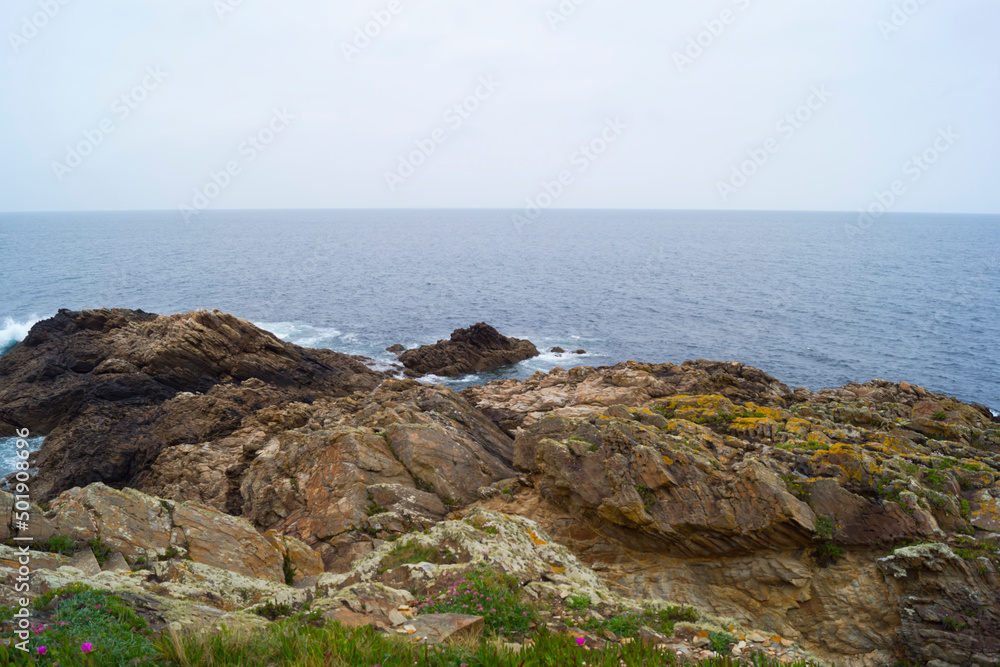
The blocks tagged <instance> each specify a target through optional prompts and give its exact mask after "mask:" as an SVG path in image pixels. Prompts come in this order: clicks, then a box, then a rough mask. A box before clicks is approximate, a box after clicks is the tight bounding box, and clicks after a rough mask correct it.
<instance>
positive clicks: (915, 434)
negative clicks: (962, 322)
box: [0, 311, 1000, 667]
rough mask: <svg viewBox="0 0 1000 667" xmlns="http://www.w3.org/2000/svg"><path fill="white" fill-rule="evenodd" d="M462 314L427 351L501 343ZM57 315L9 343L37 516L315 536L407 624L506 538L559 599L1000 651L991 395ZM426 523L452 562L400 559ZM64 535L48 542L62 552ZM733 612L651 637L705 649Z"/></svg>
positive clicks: (745, 632)
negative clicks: (506, 368) (503, 370)
mask: <svg viewBox="0 0 1000 667" xmlns="http://www.w3.org/2000/svg"><path fill="white" fill-rule="evenodd" d="M480 326H481V325H477V327H480ZM483 326H484V325H483ZM473 330H476V327H473ZM493 333H495V332H493ZM456 334H462V335H458V336H457V338H458V341H457V342H456V336H453V340H452V341H450V342H446V343H442V344H440V345H439V346H431V347H432V348H435V349H434V350H426V354H425V355H423V356H422V357H419V358H421V359H426V360H428V363H431V362H433V363H435V364H437V363H439V362H440V363H444V364H445V367H446V368H458V367H460V365H461V364H463V363H468V364H473V365H474V363H478V361H477V362H472V361H470V359H473V357H472V356H471V355H465V356H461V355H459V354H458V353H457V352H456V350H458V349H459V348H463V346H466V345H468V346H471V345H472V343H470V342H469V340H470V339H476V340H478V337H477V336H475V335H471V336H466V335H465V334H463V333H462V332H456ZM497 335H498V334H497ZM32 336H34V338H32V337H31V336H29V338H32V339H31V340H30V341H25V343H24V344H22V345H21V346H18V347H17V348H15V349H14V350H13V351H12V352H11V353H9V354H8V355H7V356H5V357H4V358H3V360H2V361H0V378H2V379H3V380H4V384H3V385H0V386H2V389H0V419H2V420H3V421H4V422H5V424H6V425H7V426H8V427H12V426H14V425H21V424H31V425H32V428H33V429H36V431H37V432H38V433H48V434H49V437H48V438H47V439H46V442H45V445H44V446H43V450H42V452H41V453H40V455H39V475H38V478H37V479H35V480H32V482H31V485H32V493H33V494H37V491H36V488H41V489H43V490H46V492H47V495H48V497H49V499H50V500H51V503H50V505H48V506H45V507H44V509H42V508H41V507H34V508H33V509H32V520H31V521H30V522H29V523H30V525H31V526H33V530H36V531H38V535H39V537H38V539H45V538H47V537H51V536H54V535H57V534H65V535H69V536H72V537H73V538H74V539H76V540H77V541H84V540H88V539H91V538H95V537H96V538H98V539H100V540H101V541H102V542H103V543H105V544H107V545H109V546H110V547H111V548H112V549H113V550H114V551H115V552H116V553H119V554H121V557H122V558H127V559H129V560H130V562H134V559H135V558H138V557H140V556H145V557H147V558H154V557H155V558H161V557H162V558H165V559H169V560H165V561H164V563H157V564H156V567H157V568H158V571H159V570H162V572H160V573H159V574H158V575H157V576H158V578H159V579H161V580H162V581H166V582H168V583H169V582H171V581H174V582H176V583H177V585H181V583H183V585H185V586H188V585H193V584H191V583H190V582H192V581H194V580H195V579H197V577H204V576H206V575H205V573H206V572H213V573H215V574H212V577H216V578H219V577H222V575H221V574H218V573H219V572H228V573H230V574H228V575H226V577H235V576H239V577H245V578H248V579H251V580H254V581H260V582H265V583H262V584H253V585H251V584H241V586H243V587H244V588H246V589H247V590H254V591H267V593H266V594H267V595H272V596H273V595H279V594H280V595H285V594H286V593H280V591H278V590H277V589H275V588H274V587H275V586H277V587H278V588H281V586H282V584H281V582H283V581H284V580H285V578H284V577H285V574H286V571H287V567H286V565H289V564H290V565H292V566H293V567H294V568H295V571H296V572H299V573H300V576H301V577H302V579H303V581H304V582H305V584H303V585H305V586H306V589H307V590H306V589H303V590H306V592H307V593H308V595H309V596H311V597H314V598H316V599H317V600H319V599H325V600H327V601H328V603H329V606H323V605H321V606H320V608H321V609H323V610H324V614H327V613H328V614H329V617H330V618H336V619H337V620H341V621H343V622H349V623H374V624H376V625H377V626H378V624H381V626H379V627H384V628H386V629H390V630H391V629H392V628H394V627H397V626H398V625H399V623H400V622H402V621H401V619H402V618H403V617H402V616H400V614H404V615H405V613H409V612H406V609H409V607H406V605H407V604H408V601H409V600H411V599H412V598H413V597H414V596H419V595H424V594H428V593H432V594H433V593H434V592H435V591H437V590H439V589H438V588H435V587H436V586H442V585H443V584H441V579H440V577H443V576H444V575H445V574H446V573H453V572H454V570H453V569H451V568H454V567H459V566H460V565H463V566H464V565H468V564H474V563H477V562H481V561H483V560H484V559H486V560H488V561H489V563H491V564H492V565H491V566H496V567H502V568H503V569H504V571H507V572H514V573H516V574H517V576H518V577H521V578H522V580H523V581H524V582H525V583H524V586H525V590H528V591H535V592H534V594H532V593H530V592H529V595H532V596H537V597H535V599H537V600H538V601H539V602H540V603H541V602H544V601H546V600H550V599H552V598H551V597H549V596H550V595H556V596H562V595H563V594H565V595H570V594H574V595H575V594H585V595H588V596H591V597H593V598H594V600H600V602H601V604H602V605H611V606H614V605H619V606H628V605H638V604H639V603H638V601H639V600H645V601H650V602H656V603H657V604H663V605H665V604H668V603H669V604H687V605H691V606H693V607H695V608H697V609H698V610H699V611H700V613H702V614H703V617H704V618H706V619H714V620H712V621H711V622H712V623H714V624H715V625H712V626H711V627H712V628H716V629H727V630H726V631H727V632H732V633H734V634H735V635H736V636H737V638H738V639H741V640H743V642H744V645H743V646H742V647H741V646H737V647H735V649H734V650H739V651H744V650H746V651H751V650H756V649H755V648H754V647H758V648H762V649H767V650H771V649H773V650H775V651H776V652H778V653H779V654H780V655H783V656H787V657H789V659H791V658H793V657H797V656H801V652H800V651H801V650H808V651H810V652H812V654H814V655H815V656H818V657H819V658H821V659H823V660H826V661H830V662H834V661H835V662H836V663H837V664H838V665H849V666H856V667H869V666H871V667H882V666H888V665H893V664H895V663H896V662H898V661H906V662H910V663H913V664H928V665H934V666H935V667H949V666H958V665H970V664H980V665H987V664H992V663H996V662H1000V640H998V628H1000V603H998V600H1000V574H998V567H1000V421H998V420H997V419H996V418H994V417H993V416H992V415H991V413H990V411H989V410H987V409H986V408H984V407H983V406H978V405H969V404H964V403H961V402H960V401H957V400H955V399H953V398H950V397H947V396H944V395H941V394H937V393H934V392H931V391H928V390H926V389H924V388H922V387H918V386H915V385H911V384H907V383H899V384H896V383H892V382H888V381H885V380H873V381H871V382H867V383H864V384H849V385H846V386H844V387H840V388H838V389H826V390H822V391H818V392H812V391H808V390H805V389H802V388H796V389H794V390H793V389H790V388H789V387H787V386H786V385H784V384H782V383H781V382H780V381H778V380H776V379H775V378H773V377H771V376H769V375H767V374H766V373H764V372H763V371H761V370H759V369H756V368H752V367H749V366H745V365H742V364H738V363H733V362H709V361H703V360H700V361H688V362H685V363H683V364H680V365H675V364H648V363H637V362H627V363H623V364H618V365H616V366H611V367H603V368H590V367H577V368H573V369H569V370H565V369H561V368H556V369H554V370H552V371H551V372H549V373H536V374H535V375H533V376H531V377H530V378H528V379H526V380H523V381H518V380H502V381H496V382H491V383H489V384H486V385H482V386H476V387H471V388H468V389H465V390H463V391H462V392H461V394H456V393H455V392H453V391H451V390H449V389H447V388H444V387H438V386H432V385H427V384H421V383H418V382H415V381H413V380H401V379H394V378H389V379H386V378H385V377H384V376H380V375H379V374H377V373H374V372H372V371H370V370H368V369H367V368H366V367H365V366H364V365H363V364H361V363H359V362H358V361H356V360H354V359H351V358H349V357H345V356H344V355H337V354H336V353H332V352H330V353H326V352H321V351H316V350H302V349H300V348H296V347H294V346H289V345H287V344H284V343H281V342H280V341H277V339H274V338H273V337H271V336H270V335H268V334H266V333H265V332H260V331H259V330H257V329H256V328H254V327H252V325H249V324H248V323H245V322H242V321H241V320H237V319H236V318H231V317H230V316H225V315H223V314H221V313H205V312H201V313H195V314H189V315H186V316H175V317H173V318H159V317H156V316H151V315H146V314H143V313H133V312H131V311H90V312H85V313H75V314H73V313H61V314H60V316H58V317H57V318H54V320H53V321H48V322H46V323H42V325H40V326H39V327H38V329H37V331H36V330H33V331H32ZM485 340H492V334H489V335H486V336H485ZM505 340H507V339H505ZM74 341H75V342H74ZM29 343H30V344H29ZM511 345H513V346H514V347H518V345H517V344H514V343H511ZM481 347H482V346H480V349H481ZM463 349H464V348H463ZM532 349H533V348H532ZM410 352H417V351H414V350H411V351H409V352H407V353H405V354H404V356H406V355H408V354H410ZM453 353H454V354H453ZM476 354H478V355H479V356H477V357H474V358H475V359H478V360H481V359H482V358H483V357H484V355H483V354H480V353H478V352H477V353H476ZM485 356H488V355H485ZM158 359H159V360H160V361H157V360H158ZM12 360H13V361H12ZM18 360H19V361H18ZM101 368H104V369H105V370H104V371H102V372H98V369H101ZM108 369H115V370H114V372H111V371H110V370H108ZM432 370H433V372H435V373H440V372H441V370H442V368H441V367H439V366H434V368H433V369H432ZM473 370H479V369H475V368H474V369H473ZM421 372H431V370H430V369H429V370H426V371H421ZM15 389H16V390H15ZM199 392H200V393H199ZM36 406H37V409H36ZM60 409H65V410H66V416H65V417H64V418H57V414H58V411H59V410H60ZM119 417H120V418H121V419H120V420H119ZM74 438H79V439H80V440H81V442H83V443H85V444H84V445H76V444H74ZM87 448H94V449H93V451H91V450H90V449H87ZM106 460H107V463H106V462H105V461H106ZM59 462H63V463H62V464H63V465H65V466H66V472H65V474H60V473H59V471H58V470H57V467H58V465H59ZM92 477H96V478H99V479H105V478H107V479H108V481H109V482H112V481H113V482H114V483H115V484H116V485H118V486H122V485H127V486H129V487H132V488H129V489H125V490H121V491H118V490H114V489H111V488H108V486H105V485H103V484H89V482H92V481H94V480H93V479H91V478H92ZM84 482H86V483H84ZM88 484H89V485H88ZM36 485H37V486H36ZM72 486H78V487H81V488H71V487H72ZM63 487H66V490H65V491H64V492H62V493H61V495H58V497H55V496H56V495H57V494H56V492H57V491H61V490H62V489H63ZM133 489H135V490H133ZM36 497H37V495H36ZM12 505H13V502H12V499H11V497H10V496H9V495H6V494H0V514H2V515H4V516H11V513H12V511H13V507H12ZM4 531H7V532H4ZM9 536H10V535H9V527H8V526H7V525H4V526H2V527H0V540H2V539H6V538H8V537H9ZM408 549H409V550H410V551H412V553H413V554H417V555H419V557H420V558H424V559H426V558H429V559H431V560H432V561H434V562H429V563H428V562H415V561H414V562H409V561H408V562H400V560H399V559H400V558H402V556H401V555H400V554H402V553H409V552H410V551H407V550H408ZM428 554H432V555H428ZM84 556H86V554H84ZM171 556H173V558H171ZM184 556H187V557H189V558H190V559H191V561H186V560H185V558H184ZM61 558H62V557H58V556H55V555H51V554H48V555H41V554H40V555H39V556H38V559H39V561H38V562H40V563H46V564H47V566H50V567H51V569H52V572H54V573H56V574H52V575H45V576H51V577H53V581H56V580H57V579H58V578H59V577H63V578H65V576H64V575H58V572H59V571H60V568H64V567H67V566H68V565H69V562H68V561H66V560H60V559H61ZM4 562H5V561H4V560H3V554H0V567H3V566H4V565H3V563H4ZM33 562H34V561H33ZM74 562H75V563H76V566H75V567H77V568H86V569H89V570H93V563H91V562H89V560H87V559H86V558H82V559H81V560H80V561H78V562H77V561H74ZM119 565H120V563H119ZM192 568H197V572H195V571H193V570H192ZM205 568H209V569H205ZM321 570H322V571H325V573H324V574H322V575H321V576H318V575H320V572H321ZM79 571H80V570H79V569H73V570H72V572H79ZM67 572H69V570H67ZM0 574H2V571H0ZM160 575H162V576H160ZM88 576H89V575H88ZM108 576H110V575H109V574H108V573H107V572H104V573H101V574H99V575H94V577H96V578H97V579H100V578H101V577H108ZM115 576H120V577H124V578H126V579H128V577H131V576H133V575H131V574H127V573H124V572H123V573H120V574H119V575H115ZM94 577H90V579H88V580H91V579H94ZM224 578H225V577H223V579H224ZM218 580H219V581H222V579H218ZM227 580H228V579H227ZM128 581H129V582H132V583H130V584H129V585H133V584H134V585H136V586H140V585H141V584H139V583H135V580H133V579H128ZM203 588H204V586H203ZM4 591H5V589H4V588H3V587H2V586H0V596H2V595H5V594H6V593H5V592H4ZM212 594H213V595H214V596H216V597H217V598H218V599H219V600H222V601H223V602H219V603H218V605H221V606H223V607H225V608H226V610H227V611H226V613H237V612H236V611H234V610H237V609H243V608H246V603H243V604H242V605H241V604H240V603H237V602H236V601H234V599H233V596H232V594H231V593H229V592H226V591H223V592H213V593H212ZM288 594H289V595H291V593H288ZM303 594H304V593H303ZM263 595H264V593H261V594H260V595H257V594H256V593H255V594H254V601H253V602H251V603H249V604H257V603H258V602H259V601H260V600H262V599H264V598H263V597H262V596H263ZM295 595H298V593H295ZM199 599H205V600H207V599H209V598H199ZM296 599H299V598H296ZM559 599H562V598H559ZM359 600H363V601H364V603H361V602H359ZM345 605H346V606H345ZM401 607H402V608H405V609H404V610H403V611H400V608H401ZM220 608H221V607H220ZM602 608H603V607H602ZM390 612H391V613H390ZM448 620H449V622H450V621H451V620H455V621H456V622H457V621H458V620H460V619H448ZM555 620H556V619H555V617H553V624H552V627H554V628H563V627H565V626H567V625H568V623H563V624H562V625H560V623H559V622H555ZM445 625H447V624H445ZM472 626H476V624H475V622H471V626H470V627H472ZM706 627H707V626H706ZM391 631H395V630H391ZM709 631H714V630H710V629H706V628H698V627H694V628H686V629H685V628H680V627H679V628H678V630H677V633H676V635H675V636H674V637H673V638H656V637H653V638H652V639H650V641H654V642H660V643H664V644H665V645H666V644H667V643H668V642H676V643H677V644H676V645H677V646H678V649H677V650H681V651H682V652H684V651H689V650H694V649H698V650H703V649H704V646H705V643H704V642H705V637H706V636H707V635H703V634H700V633H703V632H704V633H707V632H709ZM427 632H428V633H430V632H431V630H430V629H428V631H427ZM435 632H437V630H435ZM776 637H777V638H778V639H775V638H776ZM779 639H780V641H779ZM792 642H795V646H794V647H792V646H791V643H792ZM670 645H671V646H673V645H674V644H670ZM671 650H672V649H671ZM685 655H688V654H687V653H686V654H685ZM690 655H697V654H696V653H690Z"/></svg>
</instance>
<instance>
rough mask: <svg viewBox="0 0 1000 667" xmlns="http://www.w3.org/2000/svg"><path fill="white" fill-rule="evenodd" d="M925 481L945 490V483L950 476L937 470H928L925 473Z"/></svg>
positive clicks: (937, 488)
mask: <svg viewBox="0 0 1000 667" xmlns="http://www.w3.org/2000/svg"><path fill="white" fill-rule="evenodd" d="M924 483H925V484H927V485H928V486H930V487H931V488H933V489H936V490H938V491H944V485H945V484H947V483H948V477H947V476H945V475H942V474H941V473H939V472H938V471H936V470H928V471H927V472H926V473H925V474H924Z"/></svg>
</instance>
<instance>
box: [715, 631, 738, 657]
mask: <svg viewBox="0 0 1000 667" xmlns="http://www.w3.org/2000/svg"><path fill="white" fill-rule="evenodd" d="M708 641H710V642H712V650H713V651H715V652H716V653H719V654H721V655H726V654H728V653H729V652H730V650H732V646H733V644H735V643H736V637H734V636H732V635H731V634H729V633H728V632H711V633H709V635H708Z"/></svg>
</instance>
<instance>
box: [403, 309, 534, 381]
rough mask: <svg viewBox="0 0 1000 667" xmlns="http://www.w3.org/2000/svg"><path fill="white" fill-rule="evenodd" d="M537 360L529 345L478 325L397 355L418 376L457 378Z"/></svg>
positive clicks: (483, 324) (528, 342)
mask: <svg viewBox="0 0 1000 667" xmlns="http://www.w3.org/2000/svg"><path fill="white" fill-rule="evenodd" d="M537 356H538V350H537V349H536V348H535V346H534V345H533V344H532V343H531V341H527V340H520V339H517V338H508V337H507V336H503V335H501V334H500V332H498V331H497V330H496V329H494V328H493V327H491V326H490V325H488V324H486V323H484V322H479V323H478V324H473V325H472V326H471V327H469V328H468V329H455V331H453V332H452V334H451V339H450V340H439V341H438V342H437V343H435V344H434V345H423V346H421V347H418V348H416V349H413V350H407V351H405V352H403V353H402V354H400V355H399V361H400V362H402V364H403V365H404V366H406V368H407V369H409V370H410V371H413V372H415V373H418V374H423V375H427V374H432V375H440V376H442V377H457V376H459V375H466V374H468V373H480V372H483V371H492V370H496V369H497V368H500V367H501V366H506V365H507V364H515V363H517V362H519V361H524V360H525V359H531V358H532V357H537Z"/></svg>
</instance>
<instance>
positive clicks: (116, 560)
mask: <svg viewBox="0 0 1000 667" xmlns="http://www.w3.org/2000/svg"><path fill="white" fill-rule="evenodd" d="M131 570H132V568H131V567H129V564H128V562H127V561H126V560H125V557H124V556H122V555H121V554H120V553H118V552H117V551H116V552H114V553H113V554H111V557H110V558H108V560H107V562H105V563H104V565H102V566H101V571H102V572H129V571H131Z"/></svg>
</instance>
